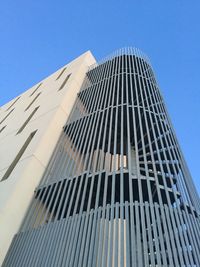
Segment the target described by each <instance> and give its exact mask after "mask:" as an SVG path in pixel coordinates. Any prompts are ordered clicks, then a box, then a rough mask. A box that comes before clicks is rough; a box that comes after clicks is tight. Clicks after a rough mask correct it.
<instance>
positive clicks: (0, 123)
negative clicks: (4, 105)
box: [0, 108, 15, 124]
mask: <svg viewBox="0 0 200 267" xmlns="http://www.w3.org/2000/svg"><path fill="white" fill-rule="evenodd" d="M14 109H15V108H13V109H12V110H11V111H9V113H8V114H7V115H6V116H5V117H4V118H3V119H2V120H1V121H0V124H1V123H2V122H4V121H5V120H6V119H7V118H8V116H9V115H10V114H11V113H12V112H13V110H14Z"/></svg>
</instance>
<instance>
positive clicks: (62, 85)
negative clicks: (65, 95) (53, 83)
mask: <svg viewBox="0 0 200 267" xmlns="http://www.w3.org/2000/svg"><path fill="white" fill-rule="evenodd" d="M70 76H71V73H70V74H68V75H67V77H66V78H65V80H64V82H63V83H62V84H61V86H60V88H59V89H58V91H60V90H62V89H63V87H64V86H65V84H66V83H67V81H68V80H69V77H70Z"/></svg>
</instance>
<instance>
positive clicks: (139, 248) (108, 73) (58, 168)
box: [3, 48, 200, 267]
mask: <svg viewBox="0 0 200 267" xmlns="http://www.w3.org/2000/svg"><path fill="white" fill-rule="evenodd" d="M199 211H200V201H199V197H198V194H197V192H196V190H195V187H194V184H193V182H192V179H191V177H190V174H189V171H188V169H187V166H186V164H185V161H184V159H183V155H182V152H181V150H180V148H179V145H178V142H177V139H176V136H175V133H174V130H173V128H172V125H171V122H170V120H169V117H168V115H167V111H166V108H165V105H164V102H163V98H162V96H161V94H160V91H159V88H158V85H157V82H156V80H155V77H154V74H153V71H152V67H151V65H150V62H149V60H148V59H147V58H146V56H145V55H143V54H142V53H141V52H140V51H138V50H136V49H132V48H127V49H122V50H120V51H118V52H116V53H115V54H113V55H112V56H110V57H108V58H106V59H105V60H103V61H102V62H99V63H98V64H96V65H94V66H92V67H91V68H90V69H89V71H88V72H87V74H86V77H85V81H84V83H83V86H82V88H81V90H80V92H79V93H78V96H77V99H76V102H75V105H74V107H73V110H72V112H71V115H70V118H69V119H68V121H67V123H66V125H65V127H64V128H63V133H62V136H61V137H60V140H59V142H58V144H57V147H56V149H55V151H54V154H53V155H52V158H51V160H50V163H49V165H48V167H47V169H46V172H45V174H44V177H43V179H42V181H41V184H40V186H39V187H38V188H37V189H36V190H35V194H34V199H33V201H32V203H31V205H30V209H29V211H28V213H27V215H26V218H25V220H24V222H23V225H22V226H21V229H20V231H19V233H18V234H17V235H16V236H15V238H14V240H13V243H12V245H11V247H10V250H9V252H8V254H7V257H6V259H5V261H4V264H3V267H5V266H24V267H25V266H48V267H49V266H52V267H53V266H65V267H66V266H70V267H71V266H74V267H77V266H80V267H82V266H88V267H89V266H92V267H93V266H98V267H99V266H102V267H104V266H107V267H113V266H120V267H121V266H124V267H128V266H129V267H130V266H133V267H147V266H149V267H155V266H159V267H167V266H171V267H172V266H174V267H178V266H180V267H184V266H185V267H186V266H187V267H189V266H190V267H198V266H200V254H199V251H200V241H199V240H200V215H199Z"/></svg>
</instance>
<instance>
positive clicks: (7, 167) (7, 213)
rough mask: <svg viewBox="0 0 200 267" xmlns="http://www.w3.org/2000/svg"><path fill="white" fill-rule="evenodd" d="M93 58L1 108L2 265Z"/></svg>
mask: <svg viewBox="0 0 200 267" xmlns="http://www.w3.org/2000/svg"><path fill="white" fill-rule="evenodd" d="M93 63H95V59H94V57H93V56H92V55H91V53H90V52H87V53H85V54H83V55H81V56H80V57H78V58H77V59H75V60H73V61H72V62H70V63H69V64H67V65H65V66H64V67H63V68H61V69H60V70H58V71H56V72H55V73H53V74H52V75H51V76H49V77H48V78H46V79H44V80H42V81H41V82H39V83H38V84H36V85H35V86H33V87H32V88H30V89H29V90H27V91H26V92H24V93H23V94H21V95H20V96H18V97H16V98H15V99H13V100H12V101H10V102H9V103H7V104H5V105H4V106H2V107H1V108H0V266H1V263H2V261H3V259H4V257H5V254H6V252H7V250H8V248H9V246H10V243H11V241H12V238H13V236H14V235H15V234H16V233H17V232H18V230H19V227H20V224H21V223H22V220H23V218H24V216H25V212H26V210H27V208H28V206H29V204H30V201H31V199H32V196H33V192H34V190H35V188H36V187H37V186H38V185H39V182H40V180H41V178H42V175H43V173H44V171H45V169H46V167H47V165H48V162H49V159H50V157H51V155H52V152H53V151H54V148H55V146H56V143H57V142H58V139H59V136H60V134H61V132H62V128H63V125H64V124H65V123H66V120H67V118H68V116H69V114H70V112H71V109H72V107H73V104H74V101H75V99H76V94H77V92H78V91H79V90H80V87H81V85H82V83H83V80H84V77H85V73H86V72H87V70H88V66H90V65H91V64H93Z"/></svg>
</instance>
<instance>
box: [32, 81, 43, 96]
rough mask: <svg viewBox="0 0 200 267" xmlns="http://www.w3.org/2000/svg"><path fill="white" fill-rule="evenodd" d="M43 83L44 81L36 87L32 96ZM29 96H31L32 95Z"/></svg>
mask: <svg viewBox="0 0 200 267" xmlns="http://www.w3.org/2000/svg"><path fill="white" fill-rule="evenodd" d="M41 85H42V83H40V84H39V85H38V86H37V87H36V88H35V90H34V91H33V92H32V93H31V94H30V96H32V95H33V94H35V92H36V91H37V90H38V89H39V88H40V86H41ZM30 96H29V97H30Z"/></svg>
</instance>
